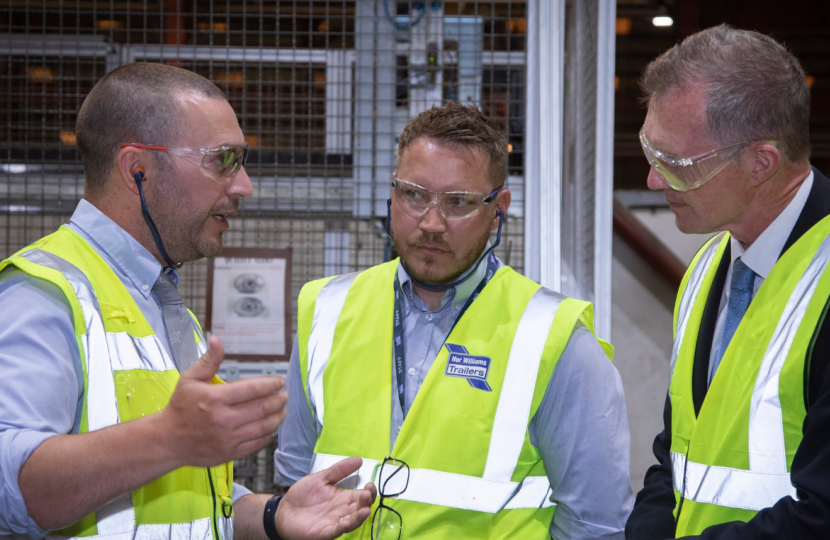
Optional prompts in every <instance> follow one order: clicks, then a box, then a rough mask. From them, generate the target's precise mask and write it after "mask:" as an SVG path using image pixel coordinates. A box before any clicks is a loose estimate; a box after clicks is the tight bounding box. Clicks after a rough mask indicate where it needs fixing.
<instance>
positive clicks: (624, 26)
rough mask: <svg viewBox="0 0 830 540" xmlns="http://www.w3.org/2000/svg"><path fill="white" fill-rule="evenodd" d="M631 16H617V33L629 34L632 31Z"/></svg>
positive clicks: (619, 34)
mask: <svg viewBox="0 0 830 540" xmlns="http://www.w3.org/2000/svg"><path fill="white" fill-rule="evenodd" d="M631 23H632V21H631V17H617V24H616V33H617V35H618V36H627V35H628V34H630V33H631Z"/></svg>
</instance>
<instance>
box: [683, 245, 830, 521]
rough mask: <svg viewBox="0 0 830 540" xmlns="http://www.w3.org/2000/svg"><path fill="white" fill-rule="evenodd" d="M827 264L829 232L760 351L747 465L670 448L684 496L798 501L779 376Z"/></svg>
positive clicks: (748, 502)
mask: <svg viewBox="0 0 830 540" xmlns="http://www.w3.org/2000/svg"><path fill="white" fill-rule="evenodd" d="M828 263H830V237H828V238H825V239H824V241H823V242H822V243H821V245H820V246H819V248H818V250H817V251H816V253H815V255H813V258H812V260H811V261H810V263H809V264H808V265H807V268H806V270H805V271H804V274H803V275H802V276H801V277H800V278H799V280H798V283H797V284H796V286H795V288H794V289H793V292H792V294H791V295H790V298H789V299H788V300H787V305H786V306H785V307H784V311H783V312H782V314H781V317H780V319H779V320H778V324H777V326H776V328H775V331H774V332H773V335H772V338H771V339H770V343H769V345H768V346H767V350H766V351H765V352H764V358H763V359H762V361H761V366H760V369H759V371H758V376H757V377H756V379H755V385H754V388H753V392H752V397H751V402H750V410H749V434H748V435H749V440H748V453H749V470H742V469H732V468H728V467H716V466H710V465H704V464H701V463H695V462H692V461H688V462H687V461H686V457H685V456H684V455H682V454H677V453H672V467H673V477H674V488H675V489H676V490H678V491H680V490H681V489H683V491H684V492H683V497H684V498H687V499H690V500H693V501H695V502H703V503H710V504H717V505H719V506H725V507H730V508H743V509H748V510H762V509H764V508H768V507H770V506H772V505H774V504H775V503H776V502H778V501H779V500H780V499H781V498H783V497H787V496H789V497H792V498H793V499H795V500H798V496H797V494H796V489H795V487H793V485H792V482H791V479H790V474H789V472H788V471H787V453H786V447H785V443H784V420H783V413H782V410H781V401H780V398H779V395H778V387H779V378H780V375H781V370H782V369H783V367H784V364H785V362H786V360H787V355H788V354H789V352H790V348H791V347H792V344H793V341H794V339H795V336H796V333H797V332H798V328H799V326H800V325H801V323H802V321H803V320H804V315H805V313H806V311H807V307H808V306H809V303H810V300H811V299H812V297H813V294H814V293H815V290H816V287H817V286H818V282H819V280H820V279H821V276H822V274H823V273H824V271H825V269H826V268H827V265H828ZM687 309H688V310H691V307H688V308H687ZM684 468H685V473H684ZM684 474H685V484H684V483H683V482H682V479H683V478H684ZM684 485H685V488H683V486H684Z"/></svg>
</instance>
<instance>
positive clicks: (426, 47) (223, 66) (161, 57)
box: [0, 0, 526, 489]
mask: <svg viewBox="0 0 830 540" xmlns="http://www.w3.org/2000/svg"><path fill="white" fill-rule="evenodd" d="M525 31H526V20H525V3H524V2H523V1H513V0H500V1H465V2H460V1H459V2H441V1H432V2H414V1H406V2H402V1H394V0H350V1H345V0H326V1H311V2H308V1H306V2H299V1H296V0H295V1H285V0H280V1H276V2H264V1H249V0H225V1H213V0H212V1H208V2H202V1H199V2H197V1H195V0H155V1H149V0H144V1H141V2H137V1H131V0H127V1H118V2H113V1H110V0H107V1H99V0H75V1H72V0H61V1H56V0H41V1H24V0H8V1H6V2H4V3H2V4H0V63H2V69H0V95H2V98H3V99H0V227H2V229H0V230H2V231H3V232H2V233H0V253H2V255H3V256H8V255H9V254H11V253H14V252H15V251H17V250H18V249H20V248H22V247H24V246H26V245H27V244H29V243H30V242H32V241H34V240H36V239H37V238H39V237H41V236H43V235H45V234H48V233H50V232H52V231H54V230H55V229H56V228H57V227H58V226H59V225H60V224H63V223H66V222H68V220H69V216H70V215H71V213H72V211H73V209H74V207H75V205H76V204H77V202H78V200H79V199H80V198H81V197H82V196H83V183H84V179H83V170H82V167H81V161H80V157H79V155H78V151H77V148H76V146H75V121H76V118H77V113H78V109H79V107H80V105H81V104H82V102H83V100H84V97H85V96H86V94H87V93H88V92H89V91H90V89H91V88H92V87H93V86H94V85H95V83H96V82H97V81H98V80H100V79H101V78H102V77H103V76H104V75H105V74H106V73H108V72H109V71H111V70H112V69H115V68H116V67H118V66H121V65H124V64H127V63H130V62H137V61H141V62H164V63H168V64H172V65H176V66H180V67H183V68H186V69H189V70H192V71H195V72H196V73H199V74H201V75H203V76H205V77H207V78H208V79H210V80H211V81H213V82H214V83H215V84H216V85H217V86H219V87H220V88H221V89H222V90H223V91H224V92H225V94H226V95H227V97H228V100H229V102H230V104H231V105H232V106H233V108H234V110H235V111H236V113H237V116H238V118H239V122H240V126H241V127H242V130H243V132H244V133H245V137H246V141H247V142H248V144H249V146H250V147H251V156H250V159H249V162H248V165H247V167H246V169H247V172H248V174H249V176H250V177H251V180H252V182H253V184H254V196H253V197H251V198H249V199H246V200H245V201H243V204H242V205H241V207H240V213H239V215H238V217H236V218H234V219H233V220H232V223H231V228H230V231H229V232H228V233H226V235H225V242H224V243H225V245H226V246H232V247H254V246H256V247H280V248H282V247H290V248H292V250H293V256H292V268H291V276H292V283H291V291H290V292H291V294H290V297H291V298H292V302H293V303H292V310H291V311H292V314H293V316H292V321H291V325H292V330H296V297H297V294H298V292H299V290H300V287H301V286H302V285H303V284H304V283H306V282H307V281H309V280H313V279H317V278H321V277H324V276H326V275H333V274H338V273H343V272H348V271H354V270H361V269H365V268H367V267H369V266H371V265H374V264H378V263H380V262H383V261H384V259H385V258H387V257H389V256H390V253H391V249H390V246H389V244H388V241H387V238H386V236H385V233H384V231H385V220H386V204H385V201H386V198H387V197H388V195H389V181H390V178H391V173H392V171H393V170H394V165H395V148H396V146H397V137H398V134H399V133H400V131H401V129H402V128H403V126H404V125H405V124H406V122H407V121H408V120H409V119H410V118H412V117H413V116H415V115H416V114H417V113H418V112H420V111H421V110H424V109H425V108H427V107H429V106H431V105H432V104H437V103H441V102H442V101H443V100H446V99H453V100H458V101H461V102H473V103H476V104H477V105H479V106H480V107H481V108H482V109H483V110H484V111H485V112H486V113H487V114H488V115H489V116H491V117H492V118H494V119H496V120H497V121H498V122H499V123H500V124H501V125H502V126H503V127H504V130H505V133H506V134H507V137H508V141H509V145H510V146H509V151H510V154H509V170H508V181H507V187H509V188H510V189H511V190H512V191H513V204H512V206H511V208H510V212H509V216H508V220H507V222H506V224H505V227H504V230H503V233H502V240H501V244H500V246H499V247H498V249H497V252H496V253H497V255H498V256H499V257H500V258H501V259H502V260H503V261H505V262H506V263H508V264H510V265H511V266H513V267H514V268H515V269H516V270H518V271H519V272H521V271H522V270H523V268H522V266H523V251H524V242H523V230H524V225H523V206H524V199H523V195H524V179H523V174H524V166H523V157H524V126H525V116H526V111H525V105H524V102H525V100H524V93H525V67H524V64H525ZM206 266H207V265H206V261H204V260H203V261H196V262H193V263H189V264H187V265H185V266H184V267H183V269H182V271H181V286H180V290H181V292H182V295H183V296H184V298H185V301H186V303H187V304H188V306H189V307H190V308H191V309H192V310H193V311H194V313H195V314H196V315H197V317H198V318H199V319H200V320H204V317H205V297H206V294H207V278H206ZM251 460H253V461H251ZM263 460H264V461H263ZM260 462H262V463H260ZM270 463H271V462H270V456H269V455H268V453H267V452H264V453H263V452H261V453H260V454H259V456H258V457H252V458H249V459H248V460H247V461H245V463H240V464H238V469H237V470H238V472H239V474H238V476H239V477H240V478H243V477H244V478H247V479H248V480H245V482H246V483H249V485H250V486H251V487H256V488H263V486H270V481H265V480H263V478H265V479H267V478H270V477H271V476H270V475H272V474H273V473H272V468H271V464H270ZM252 471H253V472H252ZM258 478H259V479H258ZM263 489H264V488H263Z"/></svg>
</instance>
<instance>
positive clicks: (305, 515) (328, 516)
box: [274, 457, 377, 540]
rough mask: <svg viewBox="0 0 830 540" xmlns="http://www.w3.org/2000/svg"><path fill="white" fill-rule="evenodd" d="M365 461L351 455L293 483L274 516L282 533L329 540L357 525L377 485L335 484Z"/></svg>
mask: <svg viewBox="0 0 830 540" xmlns="http://www.w3.org/2000/svg"><path fill="white" fill-rule="evenodd" d="M362 463H363V460H362V459H360V458H359V457H350V458H348V459H344V460H343V461H341V462H339V463H337V464H335V465H333V466H332V467H330V468H328V469H326V470H324V471H320V472H318V473H316V474H312V475H309V476H306V477H305V478H303V479H302V480H300V481H299V482H297V483H296V484H294V485H293V486H292V487H291V489H289V490H288V493H286V494H285V497H284V498H283V500H282V502H281V503H280V506H279V508H277V515H276V516H274V519H275V520H276V526H277V531H278V532H279V533H280V536H282V537H283V538H290V539H291V540H330V539H332V538H337V537H338V536H340V535H341V534H344V533H347V532H350V531H353V530H355V529H356V528H358V527H359V526H360V524H361V523H363V521H364V520H365V519H366V518H367V517H368V516H369V511H370V508H371V506H372V503H373V502H374V501H375V496H376V495H377V490H376V489H375V486H374V484H372V483H371V482H370V483H368V484H366V486H365V487H364V488H363V489H357V490H354V491H350V490H345V489H340V488H338V487H335V485H334V484H336V483H337V482H339V481H340V480H342V479H344V478H346V477H347V476H349V475H350V474H352V473H353V472H355V471H356V470H357V469H359V468H360V465H361V464H362Z"/></svg>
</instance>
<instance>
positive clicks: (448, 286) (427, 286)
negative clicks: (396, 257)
mask: <svg viewBox="0 0 830 540" xmlns="http://www.w3.org/2000/svg"><path fill="white" fill-rule="evenodd" d="M388 205H389V207H390V208H391V200H390V201H389V203H388ZM387 212H391V211H390V210H387ZM496 216H497V217H498V218H499V228H498V230H497V231H496V241H495V242H494V243H493V245H492V246H490V247H489V248H487V249H486V250H485V251H484V253H482V254H481V257H479V258H478V261H477V262H476V265H475V266H473V268H472V270H470V271H469V272H467V273H466V274H467V275H465V276H464V277H463V278H461V279H457V280H455V281H453V282H452V283H447V284H445V285H433V284H431V283H424V282H423V281H421V280H419V279H416V278H415V276H413V275H412V272H410V271H409V268H407V267H406V263H404V262H403V259H401V264H402V265H403V267H404V270H406V273H407V274H409V279H411V280H412V282H413V283H415V284H416V285H418V286H419V287H423V288H424V289H428V290H430V291H446V290H448V289H451V288H453V287H458V286H459V285H461V284H462V283H464V281H466V280H467V278H468V277H470V276H472V275H473V274H475V272H476V270H477V269H478V267H479V265H480V264H481V261H486V260H487V257H488V256H489V255H490V253H492V252H493V250H494V249H496V247H497V246H498V245H499V243H500V242H501V226H502V224H503V223H504V212H496ZM390 217H391V214H390V213H387V217H386V234H389V221H390ZM390 238H391V237H390Z"/></svg>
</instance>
